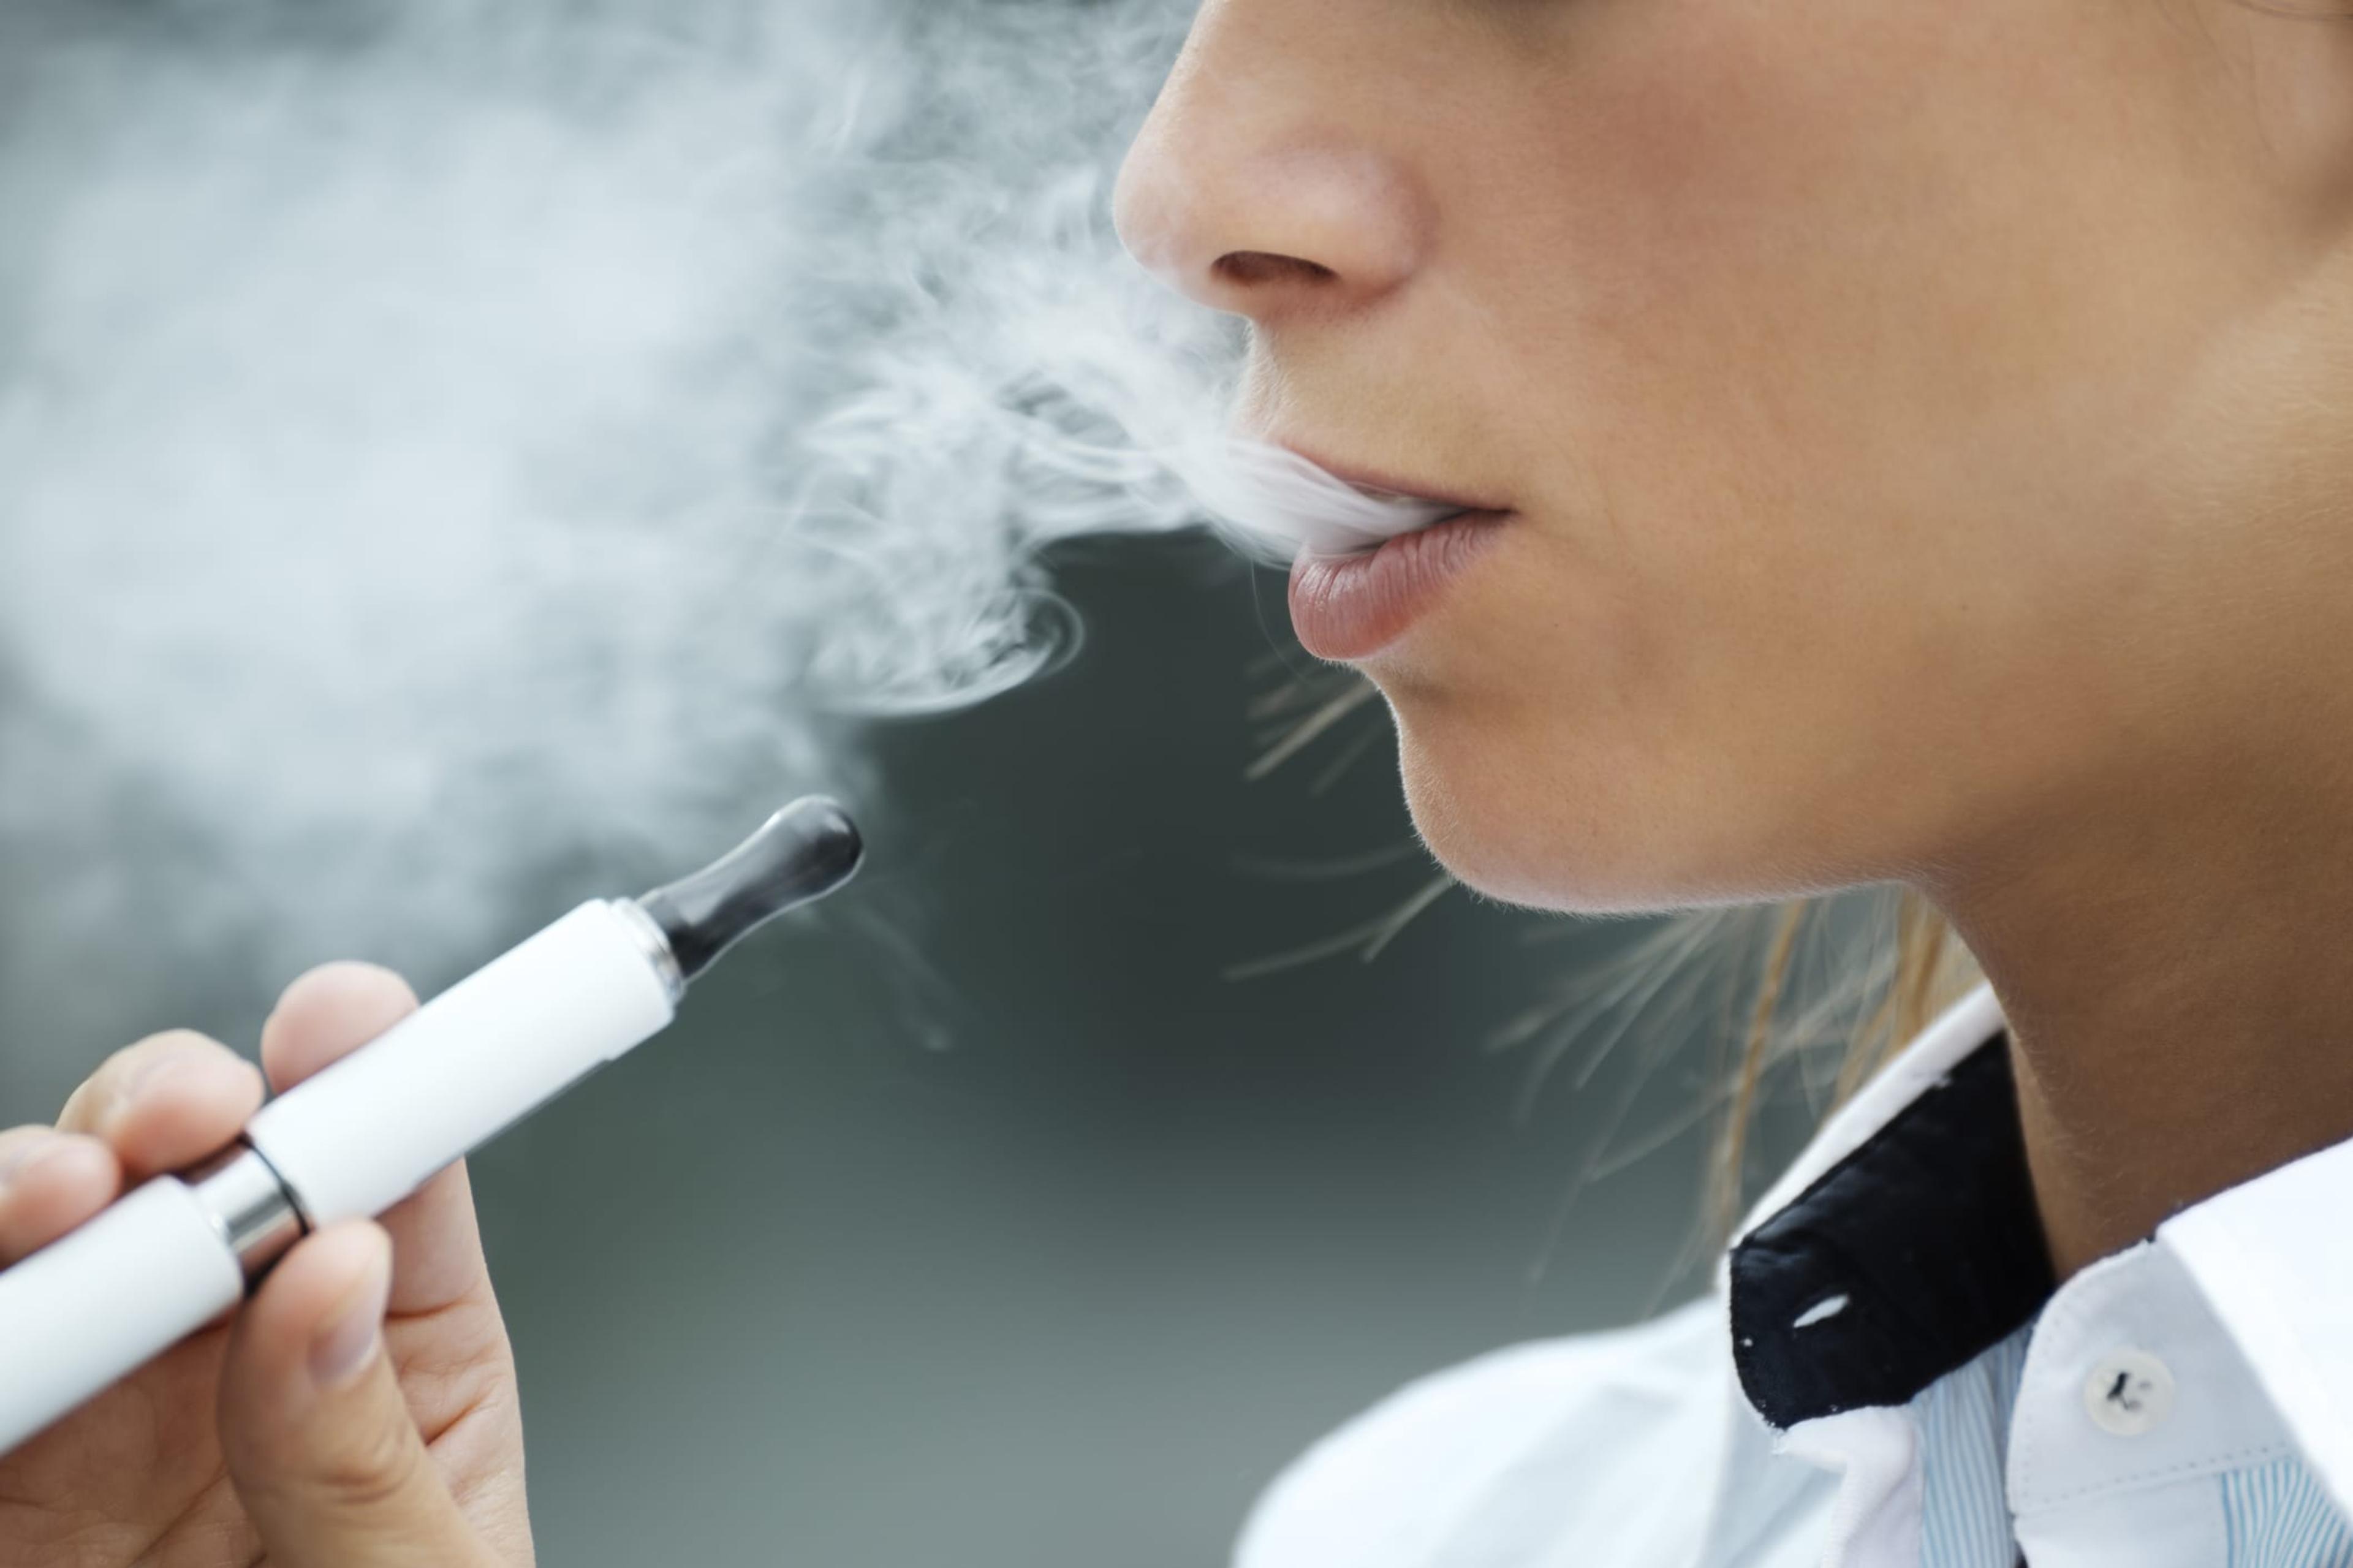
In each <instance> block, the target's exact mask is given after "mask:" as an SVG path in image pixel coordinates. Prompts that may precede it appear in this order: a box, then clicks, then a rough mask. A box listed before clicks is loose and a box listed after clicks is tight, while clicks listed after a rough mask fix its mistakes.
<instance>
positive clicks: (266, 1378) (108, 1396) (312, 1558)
mask: <svg viewBox="0 0 2353 1568" xmlns="http://www.w3.org/2000/svg"><path fill="white" fill-rule="evenodd" d="M416 1006H417V998H416V996H415V995H414V994H412V993H411V992H410V991H409V989H408V986H407V985H406V984H405V983H404V982H403V981H401V980H400V978H399V977H398V976H396V975H394V974H390V973H386V972H385V971H384V970H381V969H375V968H372V967H370V966H368V965H364V964H355V963H343V964H331V965H328V966H327V967H325V968H323V969H319V970H314V971H312V972H311V973H309V974H307V975H305V976H303V977H302V978H301V980H298V981H296V982H295V983H294V984H293V985H291V986H290V987H289V988H288V989H287V991H286V994H285V995H284V996H283V997H282V998H280V1002H279V1004H278V1006H277V1009H276V1011H274V1012H273V1013H272V1014H271V1015H270V1017H269V1023H268V1024H267V1025H266V1026H264V1027H263V1029H262V1035H261V1060H262V1068H263V1071H266V1072H267V1074H268V1077H269V1083H270V1084H271V1085H272V1086H274V1087H276V1088H278V1089H285V1088H288V1087H290V1086H291V1085H293V1084H295V1083H299V1082H301V1080H302V1079H305V1078H308V1077H309V1076H311V1074H312V1073H314V1072H317V1071H318V1070H319V1069H320V1068H323V1067H325V1066H326V1065H327V1064H328V1063H330V1062H332V1061H333V1060H335V1059H336V1058H339V1057H341V1056H343V1055H344V1054H345V1053H346V1052H348V1051H350V1050H352V1049H353V1048H354V1047H358V1046H360V1045H362V1044H364V1043H365V1042H366V1041H368V1040H371V1039H373V1038H375V1037H376V1036H377V1035H380V1034H382V1033H383V1032H384V1031H385V1029H387V1028H389V1027H390V1026H392V1025H393V1024H395V1023H396V1022H397V1021H398V1020H399V1019H400V1018H401V1017H402V1016H405V1015H406V1014H407V1013H409V1012H411V1011H413V1010H414V1009H415V1008H416ZM262 1082H263V1075H262V1072H257V1071H256V1070H255V1068H253V1066H252V1065H251V1064H250V1063H248V1062H247V1061H245V1060H244V1059H243V1058H239V1057H237V1055H235V1054H234V1053H232V1052H231V1051H229V1050H228V1049H227V1047H224V1046H221V1045H218V1044H216V1042H214V1041H211V1040H207V1039H205V1038H203V1037H200V1036H197V1035H193V1034H187V1033H185V1032H182V1033H174V1034H168V1035H158V1036H156V1037H153V1038H151V1039H146V1040H142V1041H141V1042H139V1043H138V1044H137V1045H134V1046H131V1047H127V1048H125V1049H124V1050H121V1051H120V1052H118V1053H116V1054H115V1055H114V1056H113V1057H111V1058H109V1059H108V1061H107V1062H106V1063H105V1065H104V1066H102V1067H100V1068H99V1070H98V1071H97V1072H96V1073H95V1074H93V1075H92V1076H91V1077H90V1080H89V1081H88V1082H86V1083H84V1084H83V1085H82V1086H81V1088H80V1089H78V1090H76V1091H75V1093H74V1094H73V1096H72V1098H71V1099H70V1100H68V1101H67V1103H66V1107H65V1110H64V1111H63V1112H62V1113H61V1114H60V1115H59V1117H58V1122H57V1125H56V1126H55V1127H53V1128H52V1127H19V1128H15V1129H12V1130H11V1131H7V1132H5V1133H0V1264H5V1263H8V1262H13V1261H15V1260H16V1258H20V1257H22V1256H24V1255H25V1254H26V1253H27V1252H30V1251H32V1250H33V1249H34V1248H36V1247H40V1246H42V1245H44V1244H45V1243H47V1242H48V1241H49V1240H51V1239H53V1238H54V1237H57V1236H58V1235H61V1234H63V1233H64V1232H65V1231H67V1230H69V1229H70V1228H72V1227H73V1226H76V1225H79V1223H80V1222H81V1221H82V1220H84V1219H86V1218H88V1217H89V1216H90V1215H92V1214H95V1213H96V1212H97V1211H98V1210H99V1209H100V1208H101V1207H103V1206H104V1205H106V1204H108V1203H109V1202H111V1201H112V1199H113V1198H114V1196H115V1195H116V1194H118V1193H119V1192H121V1190H123V1188H124V1187H125V1186H126V1185H127V1184H132V1183H136V1182H138V1181H140V1180H142V1179H143V1178H145V1177H147V1176H149V1175H153V1174H154V1173H157V1172H162V1171H171V1170H177V1169H180V1168H182V1167H184V1166H185V1165H187V1164H188V1163H191V1162H193V1161H195V1160H197V1159H199V1158H201V1157H203V1156H204V1155H206V1154H207V1153H210V1152H212V1151H213V1150H215V1149H217V1148H219V1147H221V1146H222V1145H223V1144H224V1143H226V1142H227V1141H228V1140H229V1139H230V1138H232V1137H234V1136H235V1134H236V1132H237V1129H238V1128H240V1127H242V1126H243V1125H244V1124H245V1121H246V1120H247V1118H248V1117H250V1116H251V1115H252V1114H253V1112H254V1110H256V1109H257V1108H259V1105H260V1103H261V1096H262ZM519 1408H520V1407H519V1405H518V1404H517V1401H516V1397H515V1375H514V1358H513V1356H512V1353H511V1352H509V1350H508V1346H507V1335H506V1328H505V1325H504V1324H503V1323H502V1322H501V1321H500V1318H499V1310H498V1302H497V1300H496V1299H495V1298H494V1297H493V1296H492V1294H491V1280H490V1272H489V1269H488V1268H487V1267H486V1266H485V1265H484V1263H483V1260H482V1246H481V1238H480V1235H479V1233H478V1232H477V1231H476V1229H475V1226H474V1209H473V1198H472V1195H471V1194H470V1190H469V1189H468V1186H467V1184H466V1172H465V1168H464V1167H463V1166H462V1165H458V1166H452V1167H451V1168H450V1169H448V1170H446V1171H444V1172H442V1173H440V1174H438V1175H437V1176H435V1177H434V1178H433V1179H432V1180H431V1181H430V1182H428V1183H427V1184H426V1185H425V1186H424V1187H423V1188H422V1189H421V1190H420V1191H418V1192H417V1194H416V1195H414V1196H413V1197H410V1198H409V1199H408V1200H407V1201H406V1202H404V1203H403V1204H401V1205H399V1206H398V1207H396V1208H395V1209H393V1210H392V1211H391V1212H390V1213H389V1214H386V1215H385V1216H384V1221H383V1224H382V1225H381V1226H377V1225H370V1224H348V1225H342V1226H332V1227H329V1228H328V1229H325V1230H322V1231H321V1232H319V1233H318V1234H317V1235H315V1236H312V1237H309V1238H307V1239H306V1240H304V1241H303V1242H302V1243H301V1245H300V1246H298V1247H295V1248H294V1250H293V1251H291V1252H290V1253H289V1254H288V1255H287V1257H286V1258H284V1259H283V1260H281V1261H280V1264H279V1266H278V1267H277V1268H276V1269H275V1270H273V1271H272V1272H271V1273H270V1275H269V1278H268V1279H266V1280H265V1281H264V1282H263V1285H262V1288H261V1289H260V1290H259V1292H258V1293H257V1294H256V1296H255V1297H254V1298H253V1299H252V1300H250V1301H248V1303H247V1304H246V1305H245V1306H244V1307H243V1308H242V1309H240V1310H238V1311H237V1313H236V1314H235V1316H234V1317H233V1318H232V1319H231V1320H230V1321H227V1322H223V1323H219V1324H216V1325H215V1326H214V1327H212V1328H210V1329H208V1330H206V1331H204V1332H202V1333H200V1334H197V1335H195V1337H193V1338H191V1339H189V1340H187V1341H185V1342H183V1343H181V1344H180V1345H179V1346H177V1347H176V1348H174V1350H172V1351H171V1352H168V1353H166V1354H164V1355H163V1356H161V1357H159V1358H157V1359H156V1360H155V1361H153V1362H152V1363H149V1364H148V1365H147V1366H145V1367H143V1368H142V1369H141V1370H140V1371H139V1372H138V1373H134V1374H133V1375H132V1376H131V1377H130V1378H128V1379H126V1380H124V1381H123V1382H122V1383H121V1384H117V1385H115V1386H114V1387H113V1388H111V1389H109V1390H108V1391H107V1392H106V1393H105V1394H100V1396H99V1397H98V1398H97V1399H95V1400H93V1401H91V1402H90V1404H89V1405H85V1406H83V1407H82V1408H81V1409H80V1410H79V1411H76V1412H75V1413H74V1414H72V1415H69V1416H67V1417H66V1418H65V1419H64V1420H62V1421H60V1422H58V1424H57V1425H56V1426H52V1427H50V1428H49V1429H48V1430H47V1432H45V1433H43V1434H42V1435H41V1436H38V1437H36V1438H34V1439H33V1440H32V1441H31V1442H29V1443H27V1444H26V1445H25V1446H24V1447H20V1448H18V1449H17V1450H16V1452H14V1453H12V1454H9V1455H7V1456H5V1458H0V1563H9V1564H11V1565H12V1568H16V1565H21V1568H118V1565H121V1568H128V1565H129V1564H133V1563H136V1564H140V1565H142V1568H250V1565H252V1564H256V1563H269V1564H270V1565H271V1568H393V1565H395V1564H399V1565H403V1568H406V1565H415V1568H426V1565H427V1564H431V1565H435V1568H522V1565H526V1564H528V1563H531V1561H532V1545H531V1526H530V1521H529V1519H528V1517H527V1515H526V1513H525V1510H524V1504H523V1468H522V1419H521V1416H520V1414H519Z"/></svg>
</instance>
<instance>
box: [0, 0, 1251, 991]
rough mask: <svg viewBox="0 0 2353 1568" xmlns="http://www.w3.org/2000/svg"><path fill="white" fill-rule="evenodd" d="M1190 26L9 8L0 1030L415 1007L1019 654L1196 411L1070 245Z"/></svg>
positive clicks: (1178, 355) (1, 180)
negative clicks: (138, 935) (355, 1001)
mask: <svg viewBox="0 0 2353 1568" xmlns="http://www.w3.org/2000/svg"><path fill="white" fill-rule="evenodd" d="M1188 11H1189V6H1187V5H1182V4H1178V3H1176V0H1109V3H1092V4H1090V3H1083V0H899V3H895V4H893V3H888V0H412V3H406V4H399V5H394V4H390V3H389V0H337V3H333V4H325V3H322V0H301V3H297V0H210V3H207V4H201V5H200V4H194V3H182V4H162V5H142V6H135V7H134V6H130V5H91V4H88V3H86V0H26V3H24V4H19V5H12V6H10V7H8V8H7V10H6V13H5V16H0V876H5V877H6V879H8V883H9V887H10V897H9V899H8V900H7V909H8V911H9V912H8V913H6V914H5V915H0V921H5V924H0V983H5V977H6V972H7V970H8V969H9V968H11V967H16V968H19V969H20V970H26V969H31V968H34V967H37V966H41V965H45V964H51V963H67V962H69V961H71V962H74V963H77V966H80V967H87V963H86V960H87V958H88V955H90V954H92V953H97V952H105V951H108V950H109V949H110V948H112V947H117V946H119V944H120V943H121V941H122V938H123V933H124V932H125V931H128V930H130V929H132V928H134V927H137V926H139V925H141V924H152V923H153V922H154V921H157V920H158V919H162V918H166V917H164V915H162V914H161V913H159V911H163V910H170V911H174V912H173V913H172V914H171V915H170V916H169V917H168V918H170V919H171V920H172V921H173V922H174V941H182V942H185V941H195V940H201V941H203V942H206V943H207V944H209V945H210V946H211V947H212V948H213V949H215V950H216V951H220V952H235V953H237V954H238V955H239V956H240V957H241V958H242V959H243V960H244V961H246V962H247V963H249V965H251V966H252V967H256V968H259V969H262V970H265V971H267V972H268V973H271V974H273V975H282V974H283V973H286V972H287V970H288V969H289V968H290V966H291V965H294V964H297V963H304V962H309V961H311V960H312V959H315V958H318V957H320V956H323V955H326V954H330V953H334V952H343V951H357V952H368V953H371V954H375V955H380V956H385V957H388V958H392V959H394V960H396V961H400V962H406V963H413V964H417V965H421V966H422V967H423V968H424V969H425V970H426V971H427V973H446V965H448V964H449V963H455V962H457V961H459V960H461V959H463V958H465V957H467V956H470V955H474V954H478V953H479V952H480V948H481V946H482V944H483V942H486V941H488V940H490V939H491V938H492V937H493V936H494V935H496V934H498V933H500V932H501V931H512V923H511V906H512V900H513V897H514V894H515V890H516V889H518V888H519V887H522V886H526V885H537V883H539V882H541V881H544V880H545V879H550V878H553V879H554V880H555V881H557V882H558V883H565V875H566V871H567V868H576V867H577V866H579V865H580V864H582V863H584V862H593V863H595V864H596V865H597V866H599V867H601V868H605V870H606V872H607V874H609V868H611V867H612V866H613V865H614V864H616V863H620V864H627V865H632V866H634V865H638V864H642V865H643V866H645V867H646V868H648V869H649V870H659V869H662V868H666V867H668V866H670V865H672V864H674V863H675V862H676V861H677V860H678V859H679V858H683V857H691V856H694V855H697V854H699V853H701V852H702V851H706V850H708V849H710V848H712V847H714V836H723V835H724V833H725V832H726V831H727V830H728V829H730V828H738V827H742V826H746V825H747V820H748V817H747V814H751V813H755V812H756V810H757V809H758V806H759V805H760V804H762V803H765V802H767V801H770V800H772V799H774V798H776V797H778V796H781V795H785V794H787V793H790V792H792V791H795V790H797V789H801V788H807V787H821V786H832V787H844V786H847V787H852V788H855V787H857V786H858V785H860V784H861V783H863V782H864V781H863V780H862V779H861V777H860V765H859V763H858V760H857V758H858V752H857V747H856V743H855V740H856V726H857V723H858V722H859V721H860V719H861V718H862V717H864V716H868V715H871V714H875V713H880V712H898V711H908V710H928V709H934V708H939V707H944V706H951V705H955V704H957V703H961V702H966V701H970V700H976V699H977V698H980V697H983V696H986V695H987V694H989V693H991V692H993V691H996V690H999V689H1003V688H1004V687H1006V686H1008V685H1009V684H1011V683H1014V682H1017V681H1018V680H1020V679H1024V678H1025V677H1027V676H1028V675H1029V674H1031V673H1033V672H1034V671H1035V670H1036V669H1037V668H1039V667H1040V665H1041V664H1043V663H1045V662H1048V661H1050V660H1051V659H1052V658H1055V657H1056V656H1057V649H1058V647H1059V646H1060V639H1061V638H1062V637H1064V636H1065V635H1066V632H1065V629H1064V628H1062V627H1061V626H1060V617H1059V616H1058V614H1057V611H1056V608H1055V605H1054V601H1053V600H1052V598H1051V596H1050V592H1049V591H1048V587H1047V584H1045V583H1044V581H1043V579H1042V577H1041V575H1040V573H1039V566H1038V564H1037V554H1038V552H1039V550H1040V549H1041V548H1042V547H1043V546H1045V545H1047V544H1050V543H1051V542H1053V541H1055V540H1057V539H1059V538H1062V537H1066V536H1069V535H1072V534H1076V533H1081V532H1090V531H1103V530H1107V529H1124V530H1139V529H1165V528H1173V527H1177V526H1181V525H1184V524H1186V523H1187V522H1190V521H1195V520H1196V519H1197V517H1198V513H1199V510H1200V508H1199V506H1198V503H1196V502H1195V501H1194V500H1192V499H1191V497H1190V495H1189V494H1188V491H1187V486H1186V485H1185V484H1184V483H1182V482H1180V481H1179V479H1178V478H1177V476H1176V472H1175V471H1174V470H1173V469H1172V468H1171V466H1170V463H1169V462H1168V461H1167V460H1166V454H1167V453H1169V452H1171V451H1175V450H1177V449H1180V448H1185V447H1187V445H1188V444H1197V443H1198V441H1200V440H1201V439H1202V438H1203V435H1204V432H1205V431H1207V430H1208V429H1211V428H1213V427H1214V426H1215V422H1216V421H1217V419H1218V417H1219V402H1220V397H1219V394H1220V389H1221V387H1222V385H1223V384H1224V383H1225V380H1226V378H1227V377H1228V376H1229V372H1230V367H1231V364H1232V361H1233V350H1234V347H1235V342H1234V338H1233V335H1232V333H1231V331H1230V329H1229V328H1227V327H1225V326H1222V325H1220V324H1219V323H1218V322H1217V321H1214V320H1212V319H1210V318H1208V317H1207V316H1206V314H1205V313H1203V312H1199V311H1198V310H1194V309H1192V308H1190V307H1188V306H1186V305H1185V304H1183V303H1182V302H1181V301H1177V300H1173V299H1171V298H1169V297H1167V296H1166V295H1164V294H1163V293H1162V292H1161V291H1160V290H1158V289H1156V288H1155V286H1154V285H1153V284H1152V283H1151V282H1150V281H1149V280H1148V279H1145V278H1143V277H1142V276H1141V275H1140V274H1139V273H1138V272H1137V271H1136V269H1134V268H1133V267H1132V265H1130V264H1128V263H1127V262H1126V261H1125V259H1124V258H1123V257H1122V256H1121V255H1120V253H1119V250H1118V247H1117V244H1116V241H1115V239H1114V237H1113V235H1112V234H1111V232H1110V228H1109V222H1108V216H1107V205H1108V203H1107V195H1108V189H1109V183H1110V179H1111V175H1112V174H1113V170H1114V168H1115V166H1116V162H1117V158H1118V154H1119V152H1120V150H1121V148H1122V147H1123V146H1124V142H1125V140H1126V138H1127V136H1128V134H1129V132H1131V130H1132V128H1133V126H1134V123H1135V122H1136V121H1137V120H1138V119H1139V118H1140V117H1141V115H1142V113H1143V111H1144V110H1145V108H1146V107H1147V106H1148V104H1149V102H1150V100H1151V97H1152V93H1153V90H1154V89H1155V86H1156V84H1157V82H1158V80H1159V78H1160V76H1161V74H1162V73H1163V71H1164V70H1165V68H1166V64H1167V62H1168V60H1169V58H1171V56H1172V55H1173V52H1174V48H1175V47H1176V43H1177V41H1178V39H1179V38H1180V37H1181V34H1182V30H1183V26H1184V24H1185V22H1186V20H1187V12H1188ZM565 886H566V888H567V890H569V891H586V890H590V889H587V888H586V887H574V886H572V885H571V884H568V883H566V884H565ZM77 955H79V957H78V956H77Z"/></svg>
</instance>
